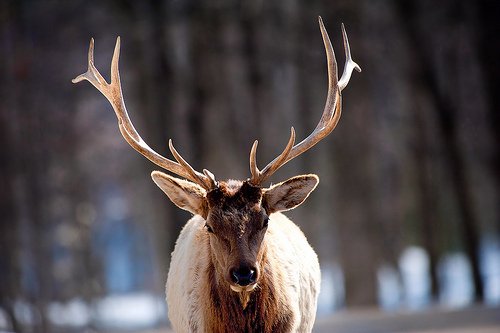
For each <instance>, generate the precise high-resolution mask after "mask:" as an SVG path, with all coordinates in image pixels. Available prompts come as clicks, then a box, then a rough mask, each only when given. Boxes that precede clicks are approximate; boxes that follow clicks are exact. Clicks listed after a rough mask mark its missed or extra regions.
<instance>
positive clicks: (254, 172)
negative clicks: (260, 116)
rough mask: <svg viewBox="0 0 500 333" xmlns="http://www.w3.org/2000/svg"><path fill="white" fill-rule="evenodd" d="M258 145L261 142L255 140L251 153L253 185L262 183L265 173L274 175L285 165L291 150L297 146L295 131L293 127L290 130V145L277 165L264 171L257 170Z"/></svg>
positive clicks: (269, 166) (278, 159) (251, 180)
mask: <svg viewBox="0 0 500 333" xmlns="http://www.w3.org/2000/svg"><path fill="white" fill-rule="evenodd" d="M258 143H259V141H257V140H255V142H254V143H253V145H252V150H251V151H250V172H251V174H252V177H251V179H250V182H251V183H252V184H258V183H259V182H261V180H260V179H261V177H262V176H263V175H264V173H269V174H272V173H274V172H275V171H276V170H277V168H279V166H280V165H282V164H283V163H284V161H285V159H286V158H287V157H288V154H289V153H290V150H291V149H292V148H293V145H294V144H295V129H294V128H293V127H291V128H290V139H288V143H287V145H286V147H285V149H284V150H283V152H282V153H281V154H280V155H279V156H278V157H277V158H276V163H274V164H271V163H270V164H268V165H267V166H266V167H265V168H264V169H263V171H260V170H259V168H257V145H258Z"/></svg>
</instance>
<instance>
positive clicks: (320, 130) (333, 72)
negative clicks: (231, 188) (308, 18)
mask: <svg viewBox="0 0 500 333" xmlns="http://www.w3.org/2000/svg"><path fill="white" fill-rule="evenodd" d="M318 20H319V27H320V30H321V35H322V36H323V43H324V44H325V51H326V59H327V63H328V95H327V97H326V104H325V109H324V111H323V115H322V116H321V119H320V121H319V123H318V125H317V126H316V128H315V129H314V131H313V132H312V133H311V134H309V136H308V137H307V138H305V139H304V140H302V141H301V142H299V143H298V144H296V145H294V143H295V130H294V128H293V127H292V128H291V133H290V139H289V140H288V144H287V145H286V147H285V149H284V150H283V152H282V153H281V154H280V155H279V156H278V157H276V158H275V159H274V160H272V161H271V162H270V163H269V164H268V165H266V167H265V168H264V169H262V171H261V170H259V169H258V168H257V162H256V154H257V145H258V141H257V140H255V142H254V144H253V146H252V149H251V151H250V172H251V173H252V177H251V178H250V182H251V183H252V184H254V185H261V184H262V183H263V182H264V181H265V180H266V179H268V178H269V177H270V176H271V175H272V174H273V173H274V172H275V171H276V170H278V169H279V168H280V167H282V166H283V165H284V164H286V163H287V162H289V161H290V160H292V159H293V158H295V157H297V156H299V155H300V154H302V153H303V152H305V151H306V150H308V149H309V148H311V147H312V146H314V145H315V144H317V143H318V142H319V141H321V140H322V139H323V138H325V137H326V136H327V135H328V134H330V133H331V132H332V131H333V130H334V129H335V126H337V123H338V122H339V119H340V114H341V110H342V96H341V91H342V90H343V89H344V88H345V87H346V86H347V83H349V79H350V78H351V74H352V71H353V69H356V70H357V71H358V72H361V68H360V67H359V66H358V64H356V63H355V62H354V61H353V60H352V58H351V50H350V48H349V40H348V39H347V34H346V32H345V28H344V24H342V35H343V38H344V49H345V55H346V64H345V67H344V72H343V74H342V77H341V78H340V81H339V80H338V79H337V61H336V59H335V53H334V52H333V48H332V43H331V42H330V38H329V37H328V33H327V32H326V29H325V26H324V25H323V20H322V19H321V16H320V17H319V18H318Z"/></svg>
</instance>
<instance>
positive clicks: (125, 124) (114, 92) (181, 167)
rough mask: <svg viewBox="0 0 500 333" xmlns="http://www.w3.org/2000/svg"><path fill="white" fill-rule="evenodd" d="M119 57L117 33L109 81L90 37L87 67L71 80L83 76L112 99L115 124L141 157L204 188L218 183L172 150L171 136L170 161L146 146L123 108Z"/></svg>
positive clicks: (77, 80) (207, 188)
mask: <svg viewBox="0 0 500 333" xmlns="http://www.w3.org/2000/svg"><path fill="white" fill-rule="evenodd" d="M119 58H120V37H118V38H117V39H116V46H115V51H114V53H113V60H112V61H111V83H107V82H106V80H105V79H104V78H103V77H102V75H101V73H99V71H98V70H97V69H96V67H95V66H94V39H93V38H92V39H91V40H90V47H89V60H88V70H87V72H85V73H83V74H81V75H79V76H77V77H76V78H74V79H73V80H72V82H73V83H77V82H80V81H83V80H87V81H89V82H90V83H91V84H92V85H93V86H94V87H96V88H97V90H99V91H100V92H101V93H102V94H103V95H104V96H105V97H106V98H107V99H108V101H109V102H110V103H111V106H112V107H113V110H114V111H115V113H116V117H117V118H118V127H119V128H120V132H121V133H122V135H123V137H124V138H125V140H126V141H127V142H128V143H129V145H131V146H132V148H134V149H135V150H137V151H138V152H139V153H141V154H142V155H143V156H144V157H146V158H147V159H149V160H150V161H151V162H153V163H154V164H156V165H158V166H160V167H162V168H164V169H166V170H168V171H170V172H172V173H175V174H177V175H179V176H181V177H184V178H186V179H189V180H191V181H193V182H195V183H197V184H199V185H200V186H202V187H203V188H205V189H206V190H207V191H208V190H210V189H213V188H215V187H217V181H216V180H215V177H214V175H213V174H212V173H211V172H210V171H208V170H206V169H203V173H200V172H198V171H195V170H194V169H193V168H192V167H191V165H189V163H187V162H186V160H184V159H183V158H182V156H181V155H180V154H179V153H178V152H177V150H175V148H174V146H173V144H172V140H169V142H168V146H169V148H170V151H171V152H172V155H173V156H174V158H175V160H176V161H177V162H175V161H172V160H170V159H168V158H166V157H163V156H162V155H160V154H158V153H157V152H155V151H154V150H153V149H152V148H151V147H149V146H148V145H147V144H146V142H144V140H143V139H142V138H141V136H140V135H139V133H138V132H137V131H136V129H135V128H134V125H133V124H132V122H131V121H130V118H129V116H128V113H127V109H126V108H125V102H124V100H123V94H122V87H121V83H120V73H119V70H118V60H119Z"/></svg>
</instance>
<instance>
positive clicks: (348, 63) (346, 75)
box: [339, 23, 361, 90]
mask: <svg viewBox="0 0 500 333" xmlns="http://www.w3.org/2000/svg"><path fill="white" fill-rule="evenodd" d="M342 38H343V39H344V50H345V59H346V60H345V66H344V72H343V73H342V77H341V78H340V80H339V88H340V90H344V88H345V87H347V84H348V83H349V80H350V79H351V75H352V71H353V70H354V69H355V70H357V71H358V72H361V67H359V65H358V64H357V63H356V62H354V60H352V57H351V48H350V47H349V39H348V38H347V32H346V31H345V27H344V23H342Z"/></svg>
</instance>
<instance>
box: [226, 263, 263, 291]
mask: <svg viewBox="0 0 500 333" xmlns="http://www.w3.org/2000/svg"><path fill="white" fill-rule="evenodd" d="M230 273H231V280H232V281H233V282H234V283H236V284H237V285H240V286H242V287H244V286H248V285H249V284H252V283H254V282H255V279H256V277H257V274H255V268H254V267H250V266H240V267H238V268H233V269H231V272H230Z"/></svg>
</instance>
